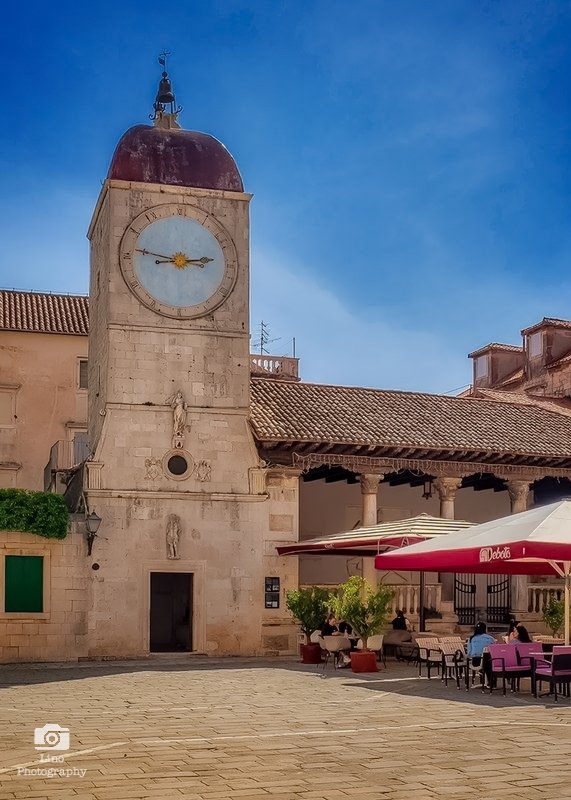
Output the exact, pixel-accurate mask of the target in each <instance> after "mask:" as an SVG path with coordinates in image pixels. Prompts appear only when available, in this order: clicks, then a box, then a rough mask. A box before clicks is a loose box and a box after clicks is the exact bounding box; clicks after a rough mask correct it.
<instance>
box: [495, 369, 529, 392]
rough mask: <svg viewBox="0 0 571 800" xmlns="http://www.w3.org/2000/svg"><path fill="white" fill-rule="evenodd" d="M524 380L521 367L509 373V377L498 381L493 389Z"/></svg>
mask: <svg viewBox="0 0 571 800" xmlns="http://www.w3.org/2000/svg"><path fill="white" fill-rule="evenodd" d="M524 378H525V375H524V371H523V367H520V368H519V369H516V370H514V371H513V372H510V374H509V375H506V376H505V378H502V379H501V381H498V382H497V383H496V384H495V387H496V388H497V389H499V388H500V387H502V386H509V384H510V383H516V382H517V381H523V379H524Z"/></svg>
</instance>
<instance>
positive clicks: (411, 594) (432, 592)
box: [300, 583, 442, 619]
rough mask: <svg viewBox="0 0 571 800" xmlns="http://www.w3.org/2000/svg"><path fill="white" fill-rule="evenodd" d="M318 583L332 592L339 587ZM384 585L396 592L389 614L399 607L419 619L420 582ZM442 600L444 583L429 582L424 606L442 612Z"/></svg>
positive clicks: (409, 615)
mask: <svg viewBox="0 0 571 800" xmlns="http://www.w3.org/2000/svg"><path fill="white" fill-rule="evenodd" d="M313 585H316V584H313ZM317 585H319V586H321V587H322V588H324V589H330V590H331V591H332V592H333V591H335V589H336V588H337V584H324V583H323V584H317ZM305 586H306V584H303V585H301V586H300V588H304V587H305ZM307 586H309V584H307ZM384 586H386V588H387V589H392V590H393V592H394V596H393V599H392V600H391V605H390V607H389V616H390V615H392V616H395V614H396V612H397V609H401V610H402V611H404V613H405V614H406V616H407V617H411V618H414V619H418V617H419V616H420V586H419V585H418V583H405V584H403V583H398V584H386V583H385V584H384ZM441 601H442V585H441V584H440V583H427V584H426V585H425V587H424V607H425V608H427V609H431V610H433V611H436V612H438V613H440V612H441Z"/></svg>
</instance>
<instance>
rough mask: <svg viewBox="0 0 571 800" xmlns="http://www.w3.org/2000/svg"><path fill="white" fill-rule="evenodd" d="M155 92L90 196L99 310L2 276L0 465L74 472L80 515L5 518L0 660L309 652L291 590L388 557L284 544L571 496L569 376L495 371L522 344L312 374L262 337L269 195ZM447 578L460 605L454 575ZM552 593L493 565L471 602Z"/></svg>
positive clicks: (413, 606) (508, 605)
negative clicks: (565, 389)
mask: <svg viewBox="0 0 571 800" xmlns="http://www.w3.org/2000/svg"><path fill="white" fill-rule="evenodd" d="M155 112H156V113H155V116H156V119H155V124H154V125H153V126H142V125H140V126H135V127H134V128H131V129H130V130H129V131H127V133H126V134H125V135H124V136H123V137H122V139H121V140H120V142H119V144H118V146H117V149H116V151H115V154H114V156H113V158H112V160H111V166H110V168H109V173H108V177H107V179H106V181H105V182H104V185H103V187H102V189H101V193H100V197H99V199H98V202H97V205H96V207H95V210H94V214H93V218H92V221H91V224H90V227H89V233H88V236H89V240H90V246H91V273H90V275H91V278H90V295H89V323H88V301H87V298H81V297H73V296H61V295H45V294H40V293H22V292H14V291H3V292H1V293H0V331H1V333H0V415H1V416H0V437H1V438H0V486H2V487H17V488H28V489H41V488H45V489H46V490H49V491H57V492H63V493H65V495H66V497H67V498H68V501H69V504H70V507H71V510H72V511H73V512H74V515H73V517H72V524H71V530H70V533H69V535H68V537H67V538H66V539H64V540H62V541H49V540H41V539H39V538H38V537H35V536H33V535H32V534H29V533H22V532H17V531H16V532H9V531H5V532H0V550H1V552H0V598H1V600H0V659H1V660H3V661H18V660H59V659H77V658H105V657H114V656H124V657H138V656H144V655H148V654H149V653H150V652H160V651H181V652H201V653H209V654H213V655H215V654H216V655H226V654H233V655H238V654H242V655H252V654H263V653H275V654H280V653H292V652H294V651H295V648H296V645H297V631H296V628H295V626H294V625H293V624H292V621H291V618H290V617H289V614H288V613H287V611H286V609H285V605H284V596H285V592H286V591H287V590H288V589H289V588H293V587H295V586H297V585H298V584H299V583H302V584H303V583H323V584H328V585H334V584H336V583H338V582H339V581H341V580H343V579H344V578H345V577H347V575H348V574H355V573H358V574H363V575H365V576H366V577H368V578H369V579H370V580H372V581H375V580H377V576H376V574H375V572H374V569H373V558H372V557H371V558H367V557H362V558H360V559H355V558H344V557H342V556H339V557H337V556H336V557H333V558H329V559H327V558H323V557H320V556H312V555H306V556H301V557H300V558H299V559H298V557H297V556H294V557H280V556H278V554H277V550H276V548H277V547H278V546H284V545H287V544H288V543H289V544H291V543H293V542H296V541H297V540H298V538H301V539H307V538H310V537H312V536H315V535H318V534H328V533H335V532H338V531H342V530H350V529H351V528H353V527H354V526H355V525H371V524H374V523H376V522H377V521H379V520H380V521H390V520H393V519H401V518H405V517H408V516H414V515H415V514H418V513H420V512H422V511H427V512H428V513H432V514H437V515H438V514H439V515H441V516H442V517H445V518H447V519H453V518H464V519H467V520H470V521H475V522H479V521H484V520H487V519H491V518H494V517H497V516H501V515H502V514H508V513H510V512H517V511H521V510H524V509H525V508H526V507H527V506H528V505H529V504H530V503H532V502H544V501H545V499H552V498H553V497H554V496H561V495H562V494H567V493H568V491H567V490H568V487H569V479H570V478H571V426H570V422H571V417H570V411H569V410H568V408H567V407H566V405H565V402H564V401H563V400H562V399H561V397H560V393H559V394H558V393H557V392H549V391H543V392H542V393H541V394H542V395H543V396H542V397H541V398H538V397H536V396H535V395H533V394H530V393H529V392H527V393H526V392H525V391H524V388H525V387H523V386H522V385H521V384H517V389H518V391H513V392H510V393H508V392H507V391H506V390H505V389H506V387H502V389H501V390H499V391H498V382H501V381H502V380H503V379H504V378H506V377H509V375H512V374H514V373H516V372H517V371H518V370H520V369H523V362H522V355H521V353H520V352H519V350H518V348H512V349H511V350H509V349H507V346H498V345H490V346H489V347H490V348H492V349H491V350H489V352H488V351H486V352H485V353H484V350H485V348H484V349H483V350H482V351H478V353H476V354H472V355H474V356H476V358H480V357H481V356H482V355H485V356H486V358H488V359H489V361H488V362H486V363H487V364H488V365H489V373H486V375H488V374H489V375H490V376H494V377H493V380H492V378H491V377H490V380H489V381H488V382H487V383H486V381H485V380H483V377H484V371H483V367H482V366H481V365H480V367H478V368H477V372H478V376H477V380H476V381H475V385H476V388H475V391H474V392H473V394H472V395H471V396H469V397H444V396H438V395H428V394H422V393H409V392H389V391H384V390H373V389H360V388H347V387H338V386H321V385H315V384H309V383H305V382H303V381H300V380H299V379H298V375H297V362H296V361H295V360H294V359H286V358H271V357H264V358H253V357H252V356H251V355H250V353H249V233H250V232H249V203H250V199H251V196H250V195H249V194H248V193H247V192H245V191H244V187H243V184H242V178H241V176H240V173H239V171H238V168H237V166H236V164H235V162H234V160H233V158H232V157H231V155H230V154H229V153H228V151H227V150H226V149H225V148H224V147H223V145H221V144H220V142H218V141H217V140H216V139H214V138H213V137H211V136H207V135H206V134H201V133H196V132H191V131H183V130H181V129H180V128H179V127H178V122H177V115H176V111H175V110H173V109H171V111H170V112H169V111H168V110H167V109H166V108H165V107H162V106H161V105H160V104H159V108H158V109H157V108H156V109H155ZM544 322H545V321H544ZM542 324H543V323H542ZM544 327H545V326H544ZM530 330H531V329H530ZM541 330H542V331H543V330H544V328H541ZM534 333H535V329H534V330H533V331H532V334H531V335H534ZM542 335H543V334H542ZM545 337H546V339H545V341H548V338H549V336H548V334H547V333H546V334H545ZM549 341H551V340H549ZM501 347H503V348H504V349H503V350H501V354H500V355H498V353H500V350H498V348H501ZM549 347H550V350H549V352H550V353H551V356H550V357H551V358H552V359H553V358H555V359H559V360H561V358H564V355H562V354H560V353H559V349H560V348H559V349H558V347H559V346H557V347H555V346H554V345H550V346H549ZM494 348H495V349H494ZM494 359H496V360H495V361H494ZM498 359H499V361H498ZM496 362H497V363H496ZM500 362H501V365H500V367H498V364H500ZM504 362H505V363H504ZM508 362H509V363H508ZM476 363H477V361H476ZM550 363H551V362H550ZM546 369H547V367H546ZM510 370H511V372H510ZM537 374H539V373H537ZM537 374H535V373H534V375H535V377H533V376H532V379H536V378H537ZM542 374H543V373H542ZM530 375H531V373H530ZM512 388H514V387H512ZM549 394H554V395H558V399H552V398H550V397H548V395H549ZM88 513H96V514H97V516H98V517H99V518H100V520H101V523H100V527H99V528H98V529H97V531H96V533H95V534H93V535H91V536H89V537H88V536H87V535H86V527H85V516H86V514H88ZM10 558H12V559H14V558H20V559H26V558H28V559H36V560H35V561H34V562H33V563H34V565H35V566H34V569H36V568H37V567H38V565H40V567H38V568H41V574H39V577H38V574H36V577H35V579H34V580H36V585H35V596H36V597H37V598H39V599H37V600H36V606H35V607H34V608H31V609H30V608H27V609H26V610H23V609H20V610H18V608H15V607H14V603H13V601H12V599H10V602H8V599H9V598H8V588H7V586H8V584H7V579H6V576H5V571H6V569H7V567H6V564H8V563H12V562H9V559H10ZM7 559H8V560H7ZM37 559H39V561H38V560H37ZM30 564H32V562H30ZM10 569H12V567H10ZM298 570H299V572H298ZM30 574H31V573H30ZM384 578H385V580H386V581H387V582H389V583H393V584H395V585H397V586H405V585H410V586H412V587H413V588H414V585H415V580H416V578H415V577H414V576H409V575H388V576H384ZM38 580H39V581H40V583H41V585H40V584H38ZM432 581H433V584H434V587H436V588H437V590H438V591H437V592H436V591H435V594H434V596H435V597H436V596H438V597H439V598H440V599H441V600H442V602H444V603H448V604H449V605H450V606H451V607H452V606H454V607H458V608H457V609H456V610H459V606H460V603H461V602H462V597H461V587H460V585H459V582H458V580H457V579H456V580H455V579H454V577H453V576H444V575H443V576H438V575H435V576H432ZM460 583H462V582H461V581H460ZM542 591H543V589H542V587H541V586H540V585H539V584H538V585H537V586H536V585H535V584H528V582H527V581H520V580H518V579H515V580H513V581H512V582H511V583H510V582H509V581H508V582H507V583H506V582H504V584H502V586H501V587H500V588H498V590H497V592H496V591H495V590H494V592H492V594H494V593H495V594H496V595H497V597H496V599H497V600H498V602H497V603H496V606H495V607H494V609H490V607H489V595H490V592H489V584H487V583H485V582H484V583H479V584H478V586H477V589H476V591H475V592H473V594H474V613H482V614H489V613H490V612H491V610H493V611H494V613H497V614H499V613H500V612H501V613H506V612H507V611H508V610H510V609H511V610H514V611H516V612H517V613H518V614H521V615H525V614H528V615H531V616H532V617H533V614H534V613H536V612H537V610H538V608H539V605H538V602H536V598H538V597H539V596H540V593H541V592H542ZM500 594H501V597H500ZM407 597H408V598H409V600H407V602H409V604H410V607H409V608H408V609H407V610H408V611H409V613H411V615H412V616H413V617H414V616H415V614H416V613H417V611H418V602H419V599H418V594H415V593H414V591H413V592H412V593H409V594H408V595H407ZM460 621H462V620H460ZM457 623H458V615H457V616H456V618H455V621H454V622H453V623H452V624H457Z"/></svg>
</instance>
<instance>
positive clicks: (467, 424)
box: [251, 378, 571, 458]
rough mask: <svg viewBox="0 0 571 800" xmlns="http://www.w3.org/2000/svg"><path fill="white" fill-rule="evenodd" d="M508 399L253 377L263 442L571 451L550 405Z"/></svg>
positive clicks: (563, 421)
mask: <svg viewBox="0 0 571 800" xmlns="http://www.w3.org/2000/svg"><path fill="white" fill-rule="evenodd" d="M505 394H506V397H505V399H504V398H502V399H501V401H500V400H488V399H480V398H476V397H449V396H445V395H434V394H421V393H414V392H397V391H385V390H379V389H363V388H359V387H348V386H328V385H320V384H313V383H291V382H285V381H275V380H264V379H262V378H254V379H253V380H252V401H251V421H252V427H253V430H254V434H255V436H256V438H257V439H258V441H260V442H268V443H270V442H321V443H327V444H330V445H335V444H340V445H341V444H348V445H361V446H369V447H371V449H372V448H391V447H392V448H395V447H402V448H409V447H411V448H425V449H434V450H448V451H454V450H463V451H480V452H482V451H484V452H490V453H506V454H522V455H537V456H545V455H549V456H550V457H564V458H567V457H569V456H571V421H570V420H569V417H568V415H567V414H566V413H565V412H564V411H562V410H559V409H558V408H557V409H556V407H555V406H553V408H549V409H547V408H546V407H544V405H543V404H542V405H539V404H538V403H536V402H532V403H529V404H523V403H522V402H514V401H513V399H511V398H510V393H505Z"/></svg>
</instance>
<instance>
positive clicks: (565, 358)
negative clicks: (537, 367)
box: [547, 353, 571, 369]
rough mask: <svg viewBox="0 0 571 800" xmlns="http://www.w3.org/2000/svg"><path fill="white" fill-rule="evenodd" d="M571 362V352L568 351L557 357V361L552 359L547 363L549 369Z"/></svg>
mask: <svg viewBox="0 0 571 800" xmlns="http://www.w3.org/2000/svg"><path fill="white" fill-rule="evenodd" d="M569 363H571V353H566V354H565V355H564V356H561V358H557V359H555V361H551V362H550V363H549V364H547V369H557V368H558V367H564V366H565V365H566V364H569Z"/></svg>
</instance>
